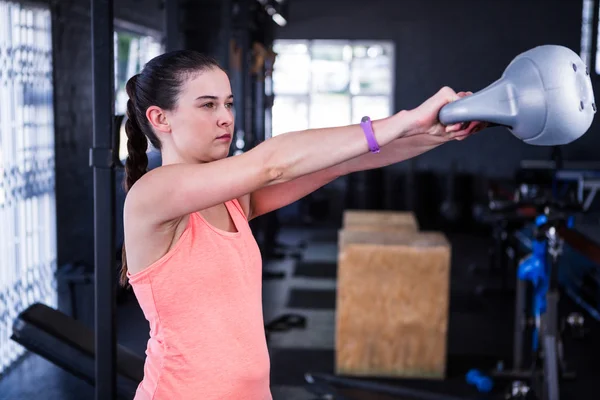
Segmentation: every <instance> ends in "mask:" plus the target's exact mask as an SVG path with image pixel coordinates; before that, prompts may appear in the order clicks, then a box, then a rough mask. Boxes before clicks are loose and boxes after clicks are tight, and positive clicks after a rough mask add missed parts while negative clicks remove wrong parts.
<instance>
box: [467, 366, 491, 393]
mask: <svg viewBox="0 0 600 400" xmlns="http://www.w3.org/2000/svg"><path fill="white" fill-rule="evenodd" d="M466 378H467V383H468V384H470V385H473V386H475V387H477V390H479V391H480V392H484V393H488V392H490V391H491V390H492V388H493V387H494V382H493V381H492V380H491V379H490V378H489V377H488V376H485V375H484V374H483V373H481V371H478V370H476V369H472V370H470V371H469V372H467V377H466Z"/></svg>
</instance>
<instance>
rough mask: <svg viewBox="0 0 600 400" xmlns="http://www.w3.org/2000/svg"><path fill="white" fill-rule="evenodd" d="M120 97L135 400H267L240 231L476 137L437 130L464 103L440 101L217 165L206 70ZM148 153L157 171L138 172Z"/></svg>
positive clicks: (152, 65)
mask: <svg viewBox="0 0 600 400" xmlns="http://www.w3.org/2000/svg"><path fill="white" fill-rule="evenodd" d="M127 93H128V95H129V98H130V100H129V101H128V104H127V115H128V121H127V123H126V131H127V136H128V138H129V140H128V151H129V157H128V159H127V161H126V178H125V181H126V182H125V186H126V190H128V193H127V198H126V200H125V207H124V230H125V246H124V247H125V249H126V253H125V252H124V253H123V254H124V257H123V258H124V260H123V266H124V267H123V272H122V280H123V283H126V282H127V281H129V283H130V284H131V286H132V288H133V290H134V293H135V295H136V297H137V299H138V301H139V304H140V306H141V308H142V310H143V312H144V314H145V316H146V318H147V320H148V321H149V324H150V339H149V341H148V345H147V351H146V364H145V371H144V374H145V376H144V380H143V381H142V382H141V384H140V385H139V388H138V390H137V394H136V397H135V398H136V400H149V399H154V400H159V399H160V400H162V399H178V400H187V399H190V400H191V399H202V400H217V399H218V400H225V399H228V400H229V399H231V400H243V399H248V400H269V399H271V394H270V389H269V366H270V365H269V355H268V352H267V345H266V341H265V332H264V322H263V315H262V304H261V279H262V261H261V255H260V252H259V249H258V246H257V244H256V241H255V239H254V237H253V236H252V232H251V230H250V228H249V226H248V221H249V220H251V219H252V218H255V217H257V216H260V215H262V214H265V213H268V212H270V211H273V210H276V209H278V208H280V207H283V206H285V205H287V204H290V203H292V202H294V201H296V200H298V199H300V198H302V197H303V196H305V195H307V194H309V193H311V192H313V191H314V190H316V189H318V188H319V187H321V186H323V185H325V184H327V183H328V182H331V181H332V180H334V179H336V178H338V177H340V176H343V175H345V174H348V173H351V172H354V171H359V170H366V169H371V168H379V167H383V166H386V165H390V164H393V163H397V162H400V161H403V160H406V159H408V158H410V157H414V156H416V155H418V154H421V153H424V152H426V151H428V150H431V149H433V148H435V147H436V146H439V145H441V144H443V143H446V142H448V141H450V140H460V139H463V138H465V137H467V136H468V135H470V134H472V133H473V132H474V131H477V130H480V129H481V128H482V127H483V125H482V124H479V123H475V122H473V123H470V124H463V125H462V126H461V125H454V126H448V127H446V126H443V125H441V124H440V123H439V122H438V119H437V115H438V112H439V110H440V108H441V107H442V106H443V105H444V104H446V103H448V102H451V101H453V100H455V99H457V98H458V97H460V96H462V95H466V94H463V93H461V94H457V93H455V92H454V91H452V90H451V89H449V88H443V89H442V90H440V91H439V92H438V93H437V94H435V95H434V96H433V97H431V98H430V99H428V100H427V101H425V102H424V103H423V104H421V105H420V106H419V107H417V108H415V109H413V110H410V111H401V112H399V113H397V114H396V115H394V116H391V117H389V118H385V119H381V120H375V121H372V122H371V121H369V120H368V119H365V121H364V123H362V124H360V125H352V126H345V127H337V128H328V129H309V130H306V131H301V132H290V133H286V134H283V135H280V136H277V137H275V138H272V139H269V140H266V141H265V142H263V143H261V144H260V145H258V146H256V147H255V148H253V149H252V150H250V151H247V152H246V153H244V154H241V155H238V156H234V157H227V155H228V152H229V146H230V144H231V140H232V137H233V132H234V129H233V128H234V126H233V122H234V118H233V114H232V107H233V95H232V93H231V86H230V83H229V79H228V77H227V74H226V73H225V72H224V71H223V70H222V69H221V68H220V67H219V66H218V65H217V63H216V62H215V61H214V60H212V59H210V58H208V57H206V56H204V55H202V54H199V53H196V52H193V51H177V52H171V53H167V54H163V55H161V56H158V57H156V58H155V59H153V60H152V61H150V62H149V63H148V64H147V65H146V66H145V68H144V70H143V71H142V72H141V74H139V75H135V76H133V77H132V78H131V79H130V80H129V81H128V83H127ZM148 140H149V141H150V142H151V143H152V145H153V146H154V147H156V148H157V149H160V152H161V154H162V166H160V167H158V168H156V169H153V170H152V171H150V172H147V173H146V168H147V162H148V160H147V157H146V150H147V146H148ZM379 149H380V150H379ZM125 249H124V250H125Z"/></svg>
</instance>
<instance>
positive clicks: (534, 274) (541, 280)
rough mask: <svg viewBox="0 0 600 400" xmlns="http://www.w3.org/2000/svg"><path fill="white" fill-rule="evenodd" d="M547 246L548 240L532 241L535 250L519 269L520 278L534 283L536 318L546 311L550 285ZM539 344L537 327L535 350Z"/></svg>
mask: <svg viewBox="0 0 600 400" xmlns="http://www.w3.org/2000/svg"><path fill="white" fill-rule="evenodd" d="M540 217H543V216H540ZM540 217H538V218H537V219H536V223H538V222H540V224H543V223H544V222H542V221H543V218H540ZM538 220H539V221H538ZM546 247H547V243H546V241H540V240H534V241H532V250H533V252H532V253H531V255H530V256H529V257H527V258H525V259H524V260H523V261H521V263H520V264H519V270H518V276H519V279H521V280H524V281H530V282H531V284H532V285H533V302H532V303H533V304H532V313H533V315H534V317H535V319H536V320H537V319H538V318H539V317H540V316H541V315H542V314H543V313H544V312H546V305H547V304H546V293H547V292H548V288H549V285H550V271H549V269H548V265H547V263H546ZM538 346H539V343H538V331H537V328H535V329H534V330H533V350H534V351H537V350H538Z"/></svg>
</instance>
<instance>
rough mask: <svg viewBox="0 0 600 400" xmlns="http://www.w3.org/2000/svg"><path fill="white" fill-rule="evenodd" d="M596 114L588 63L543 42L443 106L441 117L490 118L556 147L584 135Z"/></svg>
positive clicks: (522, 135) (523, 137)
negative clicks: (480, 86) (469, 92)
mask: <svg viewBox="0 0 600 400" xmlns="http://www.w3.org/2000/svg"><path fill="white" fill-rule="evenodd" d="M595 113H596V104H595V100H594V92H593V88H592V81H591V78H590V74H589V70H588V68H587V67H586V65H585V63H584V62H583V61H582V60H581V58H580V57H579V56H578V55H577V54H576V53H575V52H573V51H572V50H570V49H569V48H566V47H563V46H558V45H544V46H538V47H535V48H533V49H531V50H528V51H526V52H524V53H521V54H519V55H518V56H517V57H515V58H514V59H513V61H511V63H510V64H509V65H508V67H507V68H506V69H505V71H504V73H503V74H502V77H501V78H500V79H498V80H497V81H495V82H494V83H492V84H491V85H489V86H488V87H486V88H484V89H482V90H480V91H478V92H476V93H474V94H473V95H471V96H467V97H463V98H461V99H459V100H456V101H454V102H452V103H450V104H448V105H446V106H444V107H443V108H442V109H441V110H440V113H439V119H440V121H441V122H442V123H443V124H445V125H452V124H455V123H459V122H468V121H484V122H489V123H492V124H496V125H500V126H505V127H507V128H508V129H509V130H510V131H511V132H512V134H513V135H515V136H516V137H518V138H519V139H521V140H523V141H524V142H526V143H529V144H532V145H537V146H554V145H563V144H567V143H570V142H573V141H574V140H577V139H578V138H580V137H581V136H582V135H583V134H584V133H585V132H587V130H588V129H589V128H590V126H591V124H592V121H593V119H594V114H595Z"/></svg>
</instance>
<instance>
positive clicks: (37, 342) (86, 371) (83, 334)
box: [11, 303, 144, 399]
mask: <svg viewBox="0 0 600 400" xmlns="http://www.w3.org/2000/svg"><path fill="white" fill-rule="evenodd" d="M11 339H12V340H14V341H15V342H17V343H19V344H21V345H22V346H23V347H25V348H26V349H27V350H29V351H31V352H33V353H36V354H38V355H40V356H42V357H44V358H45V359H47V360H48V361H51V362H52V363H54V364H55V365H57V366H59V367H61V368H62V369H64V370H65V371H67V372H69V373H71V374H73V375H74V376H76V377H78V378H81V379H83V380H84V381H85V382H87V383H89V384H91V385H93V386H95V387H97V384H96V383H97V375H96V360H97V357H96V348H95V340H94V332H93V331H92V330H91V329H89V328H88V327H87V326H85V325H84V324H83V323H81V322H80V321H77V320H75V319H73V318H71V317H70V316H68V315H66V314H64V313H62V312H60V311H58V310H55V309H53V308H51V307H48V306H46V305H44V304H39V303H36V304H33V305H31V306H30V307H28V308H27V309H26V310H24V311H22V312H21V313H20V314H19V315H18V316H17V318H16V320H15V322H14V324H13V333H12V336H11ZM115 372H116V387H115V398H119V399H132V398H133V397H134V395H135V391H136V389H137V386H138V385H139V383H140V382H141V381H142V378H143V377H144V359H143V358H142V357H140V356H138V355H137V354H135V353H133V352H132V351H130V350H128V349H127V348H125V347H123V346H121V345H117V346H116V366H115Z"/></svg>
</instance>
